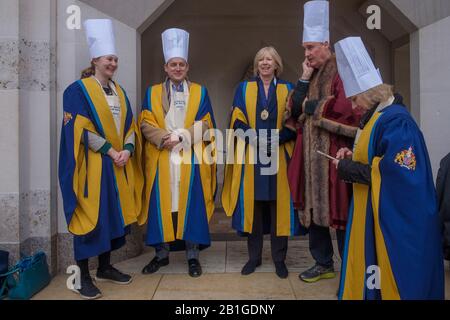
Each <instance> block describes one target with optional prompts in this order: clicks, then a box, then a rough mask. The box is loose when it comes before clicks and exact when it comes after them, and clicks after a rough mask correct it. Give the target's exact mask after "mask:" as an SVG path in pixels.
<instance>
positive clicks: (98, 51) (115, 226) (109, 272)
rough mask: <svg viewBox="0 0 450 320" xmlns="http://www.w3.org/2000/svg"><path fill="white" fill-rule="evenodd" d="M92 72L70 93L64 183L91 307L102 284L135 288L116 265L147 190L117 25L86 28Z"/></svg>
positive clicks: (83, 291) (95, 23)
mask: <svg viewBox="0 0 450 320" xmlns="http://www.w3.org/2000/svg"><path fill="white" fill-rule="evenodd" d="M85 29H86V33H87V39H88V43H89V46H90V47H89V49H90V54H91V59H92V62H91V67H90V68H89V69H87V70H85V71H83V72H82V79H81V80H78V81H75V82H74V83H72V84H71V85H70V86H69V87H68V88H67V89H66V90H65V91H64V99H63V107H64V119H63V126H62V130H61V147H60V155H59V182H60V187H61V193H62V197H63V202H64V213H65V215H66V220H67V224H68V229H69V232H70V233H72V234H73V236H74V239H73V246H74V258H75V260H76V262H77V265H78V266H79V268H80V270H81V279H80V280H81V288H75V291H76V292H77V293H79V294H80V296H81V297H82V298H84V299H96V298H99V297H101V295H102V294H101V292H100V290H99V289H98V288H97V287H96V286H95V285H94V283H93V281H92V279H91V276H90V274H89V258H92V257H96V256H98V260H99V264H98V269H97V273H96V276H95V280H96V281H98V282H99V281H109V282H113V283H116V284H120V285H125V284H129V283H130V282H131V276H129V275H127V274H123V273H122V272H120V271H119V270H117V269H115V268H114V267H113V266H112V265H111V261H110V260H111V251H113V250H117V249H119V248H120V247H122V246H123V245H124V244H125V236H126V234H127V233H129V226H130V224H132V223H134V222H136V221H137V216H138V214H139V213H140V203H141V193H142V186H143V178H142V170H141V166H140V161H139V159H140V153H141V151H140V150H141V146H140V136H139V130H137V128H136V124H135V122H134V120H133V113H132V110H131V106H130V102H129V100H128V97H127V95H126V93H125V91H124V90H123V89H122V87H121V86H120V85H119V84H118V83H117V82H115V81H113V80H112V78H113V76H114V74H115V71H116V70H117V68H118V57H117V54H116V50H115V43H114V33H113V29H112V22H111V20H107V19H93V20H87V21H85Z"/></svg>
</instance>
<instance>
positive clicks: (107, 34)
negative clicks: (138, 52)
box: [84, 19, 117, 59]
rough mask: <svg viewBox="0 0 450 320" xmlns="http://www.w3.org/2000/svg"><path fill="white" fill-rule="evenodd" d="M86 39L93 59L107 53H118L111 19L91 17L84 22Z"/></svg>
mask: <svg viewBox="0 0 450 320" xmlns="http://www.w3.org/2000/svg"><path fill="white" fill-rule="evenodd" d="M84 29H85V32H86V39H87V43H88V46H89V52H90V54H91V59H95V58H98V57H102V56H107V55H117V51H116V41H115V37H114V29H113V24H112V21H111V20H109V19H89V20H86V21H85V22H84Z"/></svg>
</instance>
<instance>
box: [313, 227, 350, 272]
mask: <svg viewBox="0 0 450 320" xmlns="http://www.w3.org/2000/svg"><path fill="white" fill-rule="evenodd" d="M336 238H337V243H338V250H339V255H340V257H341V258H342V255H343V253H344V245H345V230H336ZM309 250H310V252H311V255H312V256H313V258H314V260H315V261H316V263H317V264H318V265H321V266H323V267H332V266H333V264H334V262H333V254H334V250H333V242H332V240H331V235H330V228H326V227H320V226H318V225H315V224H314V223H311V226H310V228H309Z"/></svg>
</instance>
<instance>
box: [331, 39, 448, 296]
mask: <svg viewBox="0 0 450 320" xmlns="http://www.w3.org/2000/svg"><path fill="white" fill-rule="evenodd" d="M347 41H348V42H347ZM347 41H345V40H343V41H342V43H343V45H342V46H341V47H344V46H345V45H346V44H348V43H350V45H353V44H354V43H355V41H357V42H359V43H360V45H358V44H357V45H356V47H361V46H362V42H361V41H360V40H354V39H350V40H347ZM353 48H354V47H353ZM360 50H361V51H364V49H360ZM350 51H351V52H347V54H348V55H352V56H353V55H354V53H355V50H354V49H350ZM344 53H346V51H344ZM336 54H337V55H340V56H341V57H340V60H341V62H340V63H341V65H343V66H342V67H340V72H342V74H341V76H342V78H343V81H344V85H346V92H347V95H349V96H351V99H352V102H353V103H354V105H355V106H356V105H358V106H359V107H362V108H364V109H365V110H366V111H367V112H366V114H365V115H364V117H363V119H362V121H361V129H360V130H359V131H358V134H357V138H356V141H355V146H354V150H353V151H350V150H348V149H341V150H339V152H338V154H337V158H338V159H340V160H335V161H334V164H335V165H336V166H337V169H338V174H339V177H340V178H341V179H343V180H344V181H347V182H351V183H353V200H352V205H351V208H350V212H349V222H348V226H347V235H346V244H345V250H344V257H343V262H342V271H341V282H340V290H339V298H340V299H346V300H347V299H351V300H362V299H387V300H397V299H407V300H409V299H412V300H422V299H443V298H444V266H443V256H442V246H441V225H440V221H439V215H438V209H437V201H436V199H437V198H436V191H435V188H434V183H433V175H432V170H431V165H430V159H429V156H428V151H427V147H426V144H425V140H424V137H423V135H422V133H421V131H420V129H419V127H418V126H417V124H416V123H415V121H414V120H413V118H412V117H411V115H410V114H409V112H408V111H407V110H406V108H405V106H404V105H402V102H401V97H399V96H396V97H394V95H393V93H392V87H391V86H389V85H386V84H383V83H382V82H381V80H380V77H379V75H378V73H377V72H376V70H375V69H373V76H372V79H370V81H368V79H369V76H368V74H369V73H366V77H365V79H363V80H359V78H357V79H356V81H354V80H353V84H355V83H358V84H359V85H360V86H361V88H359V89H354V88H353V87H352V80H348V78H353V77H354V76H353V75H348V76H347V74H346V71H345V70H348V68H347V67H346V65H347V64H346V63H345V62H342V60H343V59H342V55H343V54H342V53H341V52H339V50H338V49H337V50H336ZM367 57H369V56H368V54H367V55H365V59H361V60H360V61H364V60H366V59H370V58H367ZM348 60H349V61H356V60H359V59H357V58H354V57H353V58H351V59H350V58H349V59H348ZM361 65H363V66H364V63H362V64H359V65H358V66H357V67H358V68H360V67H361ZM351 66H352V65H351ZM364 67H365V66H364ZM358 70H360V69H358ZM366 70H370V67H369V68H367V69H366ZM368 83H369V84H370V83H372V84H371V85H367V84H368ZM378 83H381V84H378ZM352 89H354V90H353V92H355V93H356V94H353V95H352V94H349V92H350V91H351V90H352Z"/></svg>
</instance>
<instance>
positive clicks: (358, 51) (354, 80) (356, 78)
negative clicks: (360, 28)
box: [334, 37, 383, 98]
mask: <svg viewBox="0 0 450 320" xmlns="http://www.w3.org/2000/svg"><path fill="white" fill-rule="evenodd" d="M334 48H335V51H336V61H337V66H338V70H339V76H340V77H341V79H342V82H343V83H344V89H345V95H346V96H347V98H349V97H353V96H355V95H357V94H360V93H363V92H365V91H367V90H369V89H372V88H374V87H376V86H378V85H380V84H382V83H383V79H382V78H381V74H380V71H379V70H378V69H376V68H375V66H374V64H373V62H372V59H371V58H370V56H369V53H368V52H367V50H366V47H365V46H364V44H363V42H362V40H361V38H360V37H349V38H345V39H344V40H341V41H339V42H338V43H336V44H335V45H334Z"/></svg>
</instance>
